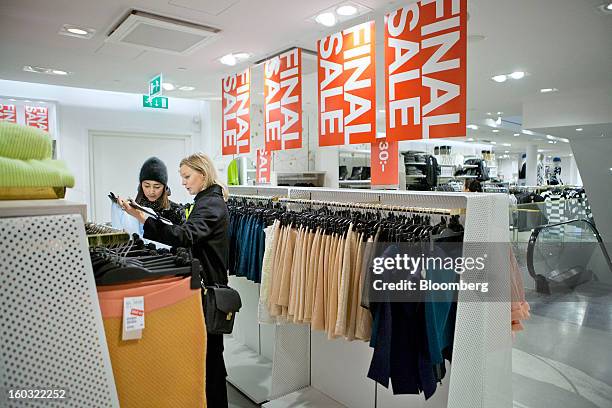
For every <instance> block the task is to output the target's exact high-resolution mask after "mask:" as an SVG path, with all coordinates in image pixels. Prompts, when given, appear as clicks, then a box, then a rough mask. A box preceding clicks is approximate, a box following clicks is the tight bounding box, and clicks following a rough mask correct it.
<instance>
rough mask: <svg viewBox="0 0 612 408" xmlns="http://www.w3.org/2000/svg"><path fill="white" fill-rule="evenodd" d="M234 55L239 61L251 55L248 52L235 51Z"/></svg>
mask: <svg viewBox="0 0 612 408" xmlns="http://www.w3.org/2000/svg"><path fill="white" fill-rule="evenodd" d="M234 57H236V59H237V60H239V61H241V60H245V59H249V58H250V57H251V54H249V53H248V52H237V53H235V54H234Z"/></svg>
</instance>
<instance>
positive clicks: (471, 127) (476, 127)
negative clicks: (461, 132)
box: [466, 125, 478, 130]
mask: <svg viewBox="0 0 612 408" xmlns="http://www.w3.org/2000/svg"><path fill="white" fill-rule="evenodd" d="M466 127H467V128H468V129H473V130H478V126H476V125H467V126H466Z"/></svg>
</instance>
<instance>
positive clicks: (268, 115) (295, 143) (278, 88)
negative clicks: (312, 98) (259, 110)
mask: <svg viewBox="0 0 612 408" xmlns="http://www.w3.org/2000/svg"><path fill="white" fill-rule="evenodd" d="M264 73H265V80H264V81H265V83H264V112H265V116H264V125H265V129H266V131H265V135H266V137H265V144H266V150H267V151H273V150H285V149H299V148H301V147H302V50H301V49H300V48H294V49H293V50H291V51H288V52H286V53H284V54H281V55H279V56H277V57H274V58H272V59H269V60H267V61H266V62H265V64H264Z"/></svg>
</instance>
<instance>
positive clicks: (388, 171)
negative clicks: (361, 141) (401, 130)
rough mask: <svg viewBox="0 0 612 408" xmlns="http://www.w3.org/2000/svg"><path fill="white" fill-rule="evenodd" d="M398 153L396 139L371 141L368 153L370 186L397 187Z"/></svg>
mask: <svg viewBox="0 0 612 408" xmlns="http://www.w3.org/2000/svg"><path fill="white" fill-rule="evenodd" d="M398 155H399V152H398V146H397V142H396V141H391V140H387V139H377V141H376V142H374V143H372V150H371V153H370V168H371V173H372V179H371V185H372V186H386V187H397V186H398V185H399V167H398V163H397V161H398Z"/></svg>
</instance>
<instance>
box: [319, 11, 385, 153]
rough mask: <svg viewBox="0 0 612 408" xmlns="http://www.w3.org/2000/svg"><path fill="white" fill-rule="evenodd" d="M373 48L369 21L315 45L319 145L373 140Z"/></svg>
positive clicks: (374, 39)
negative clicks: (316, 50)
mask: <svg viewBox="0 0 612 408" xmlns="http://www.w3.org/2000/svg"><path fill="white" fill-rule="evenodd" d="M375 46H376V32H375V27H374V22H373V21H370V22H367V23H363V24H359V25H357V26H354V27H351V28H348V29H346V30H344V31H342V32H340V33H335V34H332V35H330V36H329V37H326V38H324V39H322V40H320V41H319V42H318V44H317V49H318V74H319V75H318V77H319V80H318V95H319V146H338V145H344V144H359V143H372V142H374V141H375V140H376V72H375V71H376V70H375Z"/></svg>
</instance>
